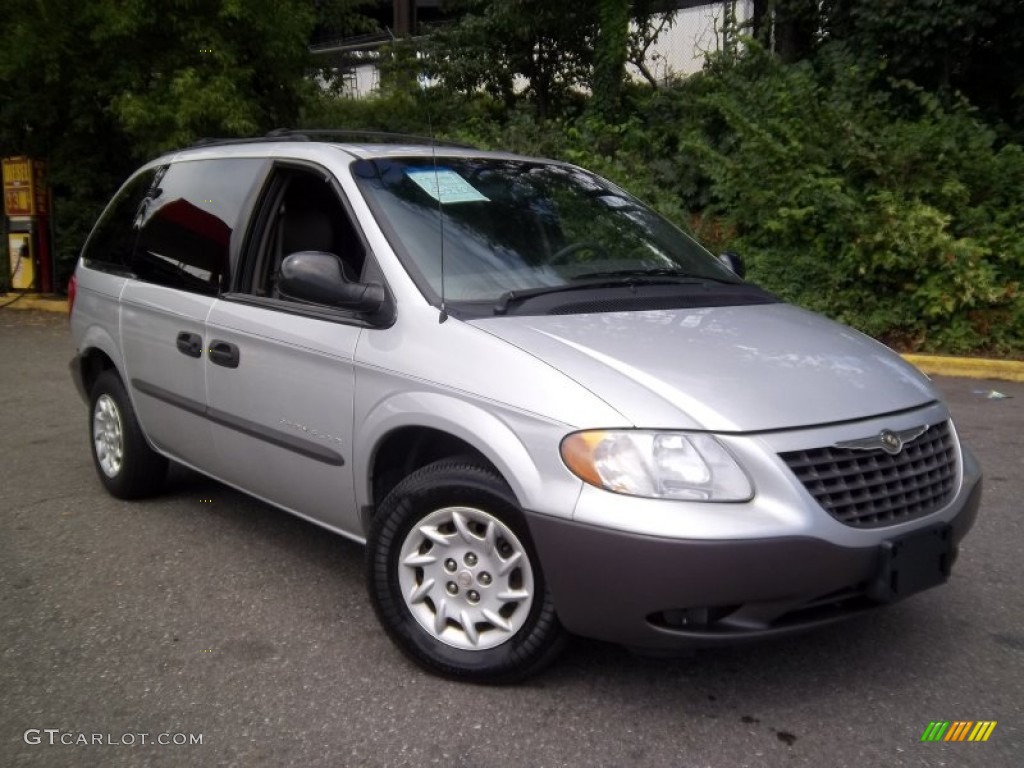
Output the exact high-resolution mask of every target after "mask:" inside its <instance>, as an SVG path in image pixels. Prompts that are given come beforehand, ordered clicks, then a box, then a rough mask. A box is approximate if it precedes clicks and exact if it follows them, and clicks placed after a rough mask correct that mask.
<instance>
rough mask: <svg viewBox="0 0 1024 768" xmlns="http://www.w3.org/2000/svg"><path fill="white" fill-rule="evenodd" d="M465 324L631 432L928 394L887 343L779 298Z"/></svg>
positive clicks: (874, 406) (871, 412) (834, 412)
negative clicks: (567, 381)
mask: <svg viewBox="0 0 1024 768" xmlns="http://www.w3.org/2000/svg"><path fill="white" fill-rule="evenodd" d="M470 323H471V324H472V325H475V326H476V327H478V328H480V329H481V330H484V331H486V332H488V333H490V334H492V335H494V336H497V337H498V338H500V339H503V340H505V341H507V342H508V343H510V344H514V345H515V346H517V347H519V348H520V349H523V350H524V351H526V352H528V353H530V354H532V355H534V356H536V357H538V358H540V359H541V360H543V361H544V362H546V363H548V364H549V365H551V366H553V367H555V368H557V369H559V370H560V371H562V372H563V373H565V374H566V375H568V376H570V377H571V378H573V379H575V380H576V381H577V382H578V383H580V384H581V385H582V386H584V387H586V388H587V389H588V390H590V391H592V392H593V393H594V394H595V395H597V396H598V397H600V398H602V399H603V400H604V401H605V402H607V403H608V404H609V405H610V406H612V407H613V408H615V409H616V410H618V411H619V412H620V413H622V414H623V415H624V416H625V417H626V418H627V419H629V420H630V421H631V422H632V423H633V424H634V425H636V426H638V427H649V428H665V429H667V428H674V429H706V430H711V431H718V432H754V431H760V430H774V429H789V428H794V427H804V426H811V425H820V424H828V423H832V422H838V421H848V420H856V419H862V418H867V417H871V416H878V415H881V414H885V413H890V412H893V411H899V410H903V409H907V408H913V407H916V406H920V405H924V404H926V403H929V402H932V401H934V400H936V399H938V397H937V395H936V393H935V391H934V389H933V388H932V386H931V383H930V382H929V380H928V379H927V378H926V377H925V376H924V375H923V374H921V373H920V372H918V371H917V370H916V369H915V368H913V367H912V366H910V365H909V364H908V363H906V362H904V361H903V359H902V358H900V357H899V355H897V354H896V353H894V352H892V351H891V350H889V349H888V348H887V347H885V346H883V345H882V344H879V343H878V342H876V341H874V340H872V339H870V338H868V337H867V336H864V335H863V334H861V333H858V332H857V331H854V330H852V329H850V328H847V327H846V326H843V325H839V324H838V323H834V322H832V321H831V320H827V319H826V318H824V317H821V316H820V315H816V314H814V313H812V312H807V311H805V310H802V309H798V308H797V307H793V306H790V305H788V304H769V305H758V306H739V307H714V308H702V309H672V310H652V311H644V312H609V313H601V314H587V315H545V316H536V317H531V316H505V317H495V318H483V319H478V320H472V321H470ZM581 426H583V425H581ZM589 426H594V427H599V426H602V425H600V424H594V425H589Z"/></svg>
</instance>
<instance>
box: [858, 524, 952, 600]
mask: <svg viewBox="0 0 1024 768" xmlns="http://www.w3.org/2000/svg"><path fill="white" fill-rule="evenodd" d="M952 565H953V529H952V528H951V527H950V526H948V525H940V526H935V527H933V528H926V529H924V530H922V531H914V532H913V533H908V534H907V535H905V536H900V537H897V538H895V539H890V540H888V541H883V542H882V545H881V547H880V548H879V563H878V569H877V570H876V572H875V578H874V580H873V581H872V582H871V583H870V584H869V586H868V596H869V597H871V598H873V599H874V600H878V601H880V602H885V603H891V602H893V601H895V600H901V599H902V598H904V597H907V596H908V595H912V594H914V593H916V592H920V591H922V590H925V589H929V588H931V587H935V586H938V585H939V584H944V583H945V582H946V580H947V579H949V574H950V570H951V568H952Z"/></svg>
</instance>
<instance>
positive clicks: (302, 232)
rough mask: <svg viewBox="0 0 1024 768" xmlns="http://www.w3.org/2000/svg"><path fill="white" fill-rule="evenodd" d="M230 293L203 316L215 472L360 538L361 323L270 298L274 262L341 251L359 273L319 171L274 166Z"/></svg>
mask: <svg viewBox="0 0 1024 768" xmlns="http://www.w3.org/2000/svg"><path fill="white" fill-rule="evenodd" d="M256 222H257V223H256V225H255V229H254V232H253V233H252V234H251V235H250V245H249V247H248V248H247V250H246V253H245V255H244V257H243V265H242V269H241V271H240V278H239V282H238V284H237V286H236V288H237V290H236V291H234V292H233V293H230V294H228V295H226V296H224V297H223V298H222V299H221V300H219V301H217V302H216V303H215V304H214V306H213V307H212V309H211V311H210V314H209V317H208V319H207V323H206V340H207V346H208V348H209V350H208V353H207V360H206V392H207V399H208V402H209V412H208V414H207V415H208V418H209V420H210V424H211V429H212V431H213V437H214V445H215V448H216V452H217V469H216V472H215V474H216V475H217V476H218V477H220V478H221V479H223V480H225V481H226V482H228V483H231V484H233V485H236V486H238V487H240V488H244V489H245V490H246V491H248V492H250V493H253V494H255V495H257V496H259V497H261V498H263V499H265V500H267V501H269V502H272V503H274V504H277V505H280V506H282V507H284V508H286V509H288V510H290V511H292V512H295V513H296V514H299V515H301V516H303V517H306V518H309V519H312V520H314V521H317V522H320V523H322V524H325V525H327V526H329V527H331V528H334V529H337V530H340V531H343V532H345V533H348V534H350V535H354V536H361V535H362V531H361V528H360V524H359V515H358V512H357V510H356V508H355V492H354V487H353V476H352V464H353V462H352V452H353V442H352V422H353V399H354V387H355V373H354V367H353V357H354V354H355V348H356V343H357V341H358V340H359V335H360V333H361V332H362V327H363V325H364V324H363V323H361V322H359V320H358V318H356V317H354V316H353V315H352V314H351V313H346V312H344V311H341V310H337V309H331V308H328V307H320V306H315V305H309V304H300V303H297V302H294V301H290V300H288V299H285V298H283V297H281V296H280V294H279V293H278V291H277V287H276V281H277V275H278V271H279V267H280V263H281V260H282V259H283V258H284V257H285V256H287V255H288V254H289V253H294V252H297V251H304V250H306V251H310V250H315V251H326V252H330V253H335V254H337V255H338V256H339V257H341V258H344V260H345V263H346V273H347V274H350V275H351V276H352V279H358V277H359V274H360V271H361V269H362V265H363V261H364V255H365V247H364V246H363V244H362V240H361V238H360V237H359V236H358V233H357V232H356V230H355V229H354V228H353V227H352V225H351V221H350V218H349V216H348V214H347V210H346V208H345V206H344V205H343V203H342V201H341V198H340V195H339V193H338V192H337V188H336V187H335V186H334V185H333V184H331V182H330V177H329V174H327V173H326V172H324V171H323V170H319V169H318V170H315V171H314V170H311V169H304V168H298V167H280V168H277V169H275V171H274V173H273V174H272V176H271V180H270V182H269V183H268V185H267V188H266V191H265V193H264V196H263V199H262V201H261V203H260V205H259V208H258V215H257V218H256Z"/></svg>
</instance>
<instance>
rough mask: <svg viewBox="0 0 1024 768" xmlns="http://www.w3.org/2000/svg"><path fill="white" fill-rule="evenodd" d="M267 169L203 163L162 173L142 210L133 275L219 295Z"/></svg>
mask: <svg viewBox="0 0 1024 768" xmlns="http://www.w3.org/2000/svg"><path fill="white" fill-rule="evenodd" d="M263 164H264V163H263V161H262V160H252V159H224V160H200V161H195V162H182V163H174V164H172V165H170V166H167V167H166V168H164V169H162V170H161V172H160V173H159V174H158V175H157V178H156V179H155V180H154V185H153V188H152V190H151V192H150V194H149V196H148V197H147V198H146V199H145V200H144V201H143V203H142V207H141V209H140V211H139V217H138V219H139V222H140V224H141V231H140V232H139V242H138V245H137V246H136V249H135V259H134V262H133V269H134V272H135V274H136V275H137V276H138V277H139V278H140V279H142V280H147V281H149V282H153V283H159V284H161V285H167V286H170V287H172V288H179V289H183V290H187V291H195V292H198V293H207V294H216V293H217V291H218V288H219V287H220V285H221V279H222V278H224V277H226V276H227V272H228V265H229V261H228V253H229V250H230V245H231V233H232V232H233V231H234V229H235V227H236V226H237V225H238V223H239V214H240V212H241V208H242V204H243V203H244V202H245V200H246V198H247V197H248V196H249V193H250V192H251V191H252V187H253V184H254V183H255V181H256V178H257V176H258V175H259V173H260V169H261V168H262V167H263Z"/></svg>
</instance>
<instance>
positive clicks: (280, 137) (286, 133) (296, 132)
mask: <svg viewBox="0 0 1024 768" xmlns="http://www.w3.org/2000/svg"><path fill="white" fill-rule="evenodd" d="M318 140H319V141H362V142H368V143H372V144H410V143H411V144H426V145H434V146H438V147H454V148H457V149H476V147H474V146H472V145H471V144H460V143H458V142H455V141H447V140H444V139H441V140H438V139H434V138H430V137H429V136H417V135H415V134H409V133H388V132H386V131H354V130H335V129H326V128H298V129H289V128H278V129H277V130H274V131H270V133H267V134H265V135H263V136H255V137H253V138H248V139H238V138H232V139H218V138H212V137H211V138H202V139H198V140H197V141H195V142H193V143H192V144H191V145H190V146H192V147H211V146H217V145H220V144H250V143H260V142H267V141H318Z"/></svg>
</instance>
